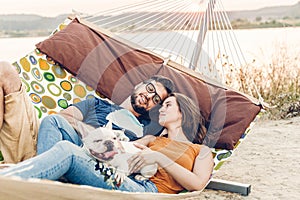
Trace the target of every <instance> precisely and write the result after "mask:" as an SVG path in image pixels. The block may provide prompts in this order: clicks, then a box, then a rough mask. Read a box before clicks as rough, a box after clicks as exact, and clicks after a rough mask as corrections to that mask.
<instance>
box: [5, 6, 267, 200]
mask: <svg viewBox="0 0 300 200" xmlns="http://www.w3.org/2000/svg"><path fill="white" fill-rule="evenodd" d="M147 2H148V1H147ZM149 2H152V3H153V1H149ZM155 2H156V3H159V4H161V3H162V2H165V1H159V0H158V1H155ZM166 2H167V1H166ZM168 2H169V1H168ZM171 2H172V3H171V4H172V5H173V6H175V5H177V4H175V3H174V2H176V3H178V2H180V5H181V3H182V2H185V1H171ZM216 2H217V1H210V2H209V4H208V9H207V10H206V11H205V12H203V13H202V14H201V15H199V16H197V17H196V15H195V16H194V15H191V14H189V15H188V16H190V17H191V16H192V19H201V18H202V20H200V21H199V23H200V22H203V21H207V19H206V18H205V17H208V16H214V15H216V13H215V14H213V13H214V12H213V10H212V7H214V6H213V5H215V4H212V3H216ZM141 5H142V4H141ZM141 5H140V4H134V5H130V6H129V7H128V8H127V7H125V8H126V9H129V8H130V9H132V8H137V7H138V8H140V7H139V6H141ZM216 5H218V4H216ZM145 6H146V5H145V4H143V5H142V7H145ZM161 6H162V5H161ZM178 6H179V5H178ZM167 10H168V11H171V9H167ZM113 11H114V13H118V12H116V11H120V10H113ZM122 12H123V11H122ZM200 13H201V12H200ZM208 13H209V14H208ZM217 13H219V12H217ZM134 14H136V13H135V12H133V13H131V14H127V15H126V16H128V15H129V16H131V15H134ZM160 14H161V13H160ZM102 15H103V16H105V17H103V16H102V17H100V18H99V16H98V17H96V16H97V15H93V16H85V17H83V18H81V17H79V16H76V17H74V16H70V17H69V18H68V19H66V20H65V21H64V22H63V23H62V24H60V25H59V26H58V27H57V29H56V30H54V31H53V33H52V34H51V36H50V37H49V38H48V39H46V40H44V41H42V42H40V43H38V44H37V45H36V47H37V48H36V49H35V50H34V51H33V52H31V53H29V54H28V55H26V56H25V57H23V58H21V59H20V60H18V61H16V62H15V63H13V65H14V66H16V68H17V70H18V72H19V75H20V78H21V79H22V81H23V83H24V84H25V85H26V86H27V92H28V95H29V96H30V98H31V99H32V102H33V104H34V107H35V108H36V109H37V111H38V117H39V118H40V119H42V118H43V117H45V116H47V115H49V114H53V113H57V112H58V111H59V110H61V109H62V108H67V107H68V106H69V105H70V104H72V103H76V102H78V101H81V100H83V99H86V98H90V97H91V96H98V97H102V98H107V99H109V100H111V101H112V102H113V103H116V104H120V103H121V102H122V101H123V100H124V99H125V98H126V97H127V96H128V95H129V94H130V93H131V90H132V89H133V87H134V86H135V85H136V84H137V83H139V82H141V81H143V80H146V79H148V78H149V77H151V76H152V75H154V74H161V75H164V76H167V77H170V78H171V79H172V80H173V81H174V82H175V85H176V89H177V91H178V92H181V93H184V94H186V95H188V96H189V97H191V98H192V99H194V100H195V101H196V102H197V103H198V104H199V109H200V110H201V112H202V114H203V116H204V117H205V120H206V122H207V128H208V134H207V137H206V138H205V144H206V145H208V146H209V147H211V149H212V151H213V154H214V162H215V167H214V171H213V174H215V173H216V172H217V171H218V170H219V169H220V167H221V165H222V164H223V163H224V161H226V160H227V159H228V158H229V157H230V156H231V155H232V153H233V151H234V150H235V149H236V148H237V147H238V146H239V144H240V143H241V142H242V141H243V140H244V138H245V136H246V135H247V134H248V133H249V131H250V129H251V127H252V125H253V124H254V121H255V119H256V118H257V117H258V116H259V115H258V114H259V112H260V110H261V107H262V105H261V102H260V101H259V100H257V99H255V98H253V97H251V96H248V95H246V94H244V93H242V92H240V91H238V90H236V89H233V88H231V87H229V86H227V85H225V84H224V81H223V78H221V79H218V77H219V78H220V77H222V76H224V75H225V74H224V73H223V72H224V71H219V70H218V69H217V64H218V62H215V63H214V64H213V68H215V70H207V73H208V72H212V73H213V74H217V75H216V76H212V77H211V76H207V73H206V71H205V67H204V68H203V66H204V65H202V64H201V62H202V61H201V60H202V59H196V57H197V58H202V57H201V56H200V54H201V52H199V50H195V49H193V48H192V49H193V56H192V57H190V58H189V57H188V56H187V57H186V59H192V60H189V61H188V62H186V61H184V62H181V63H178V62H177V61H178V58H175V57H174V52H172V54H170V55H169V56H167V57H166V56H163V55H165V53H162V52H161V54H159V52H155V49H151V48H150V47H153V45H148V46H147V45H146V46H145V45H144V46H143V44H141V43H138V42H137V40H136V39H130V41H129V38H128V37H129V36H128V35H126V36H124V35H122V34H121V33H122V32H124V31H125V32H126V29H120V27H123V26H121V25H120V24H119V25H115V24H114V25H115V26H117V27H118V28H115V27H113V26H108V24H106V23H100V22H99V21H100V19H101V20H107V21H108V22H112V21H113V20H112V19H111V18H110V17H113V16H112V15H111V14H109V15H108V14H107V15H104V14H103V13H102ZM148 15H149V14H148ZM153 15H154V14H153V13H151V16H153ZM222 15H224V13H222V14H221V13H220V16H222ZM167 16H170V14H168V15H167ZM183 16H184V15H183ZM201 16H202V17H201ZM131 17H132V16H131ZM186 17H187V16H185V18H184V19H186ZM204 18H205V20H203V19H204ZM208 18H209V17H208ZM92 19H96V21H93V20H92ZM115 19H120V17H119V16H118V15H117V17H115ZM142 19H146V17H145V16H143V17H142ZM178 19H179V17H177V20H178ZM121 21H123V22H124V21H126V22H128V21H129V20H121ZM160 21H161V20H160ZM188 21H191V19H190V20H188ZM114 22H115V21H114ZM150 22H151V23H150ZM220 22H221V21H220ZM97 23H100V24H102V27H101V26H99V25H98V24H97ZM147 23H149V24H151V26H146V25H145V26H144V27H143V33H144V34H150V33H149V32H147V31H146V29H147V30H148V31H149V30H151V31H150V32H153V31H152V28H154V27H155V26H154V25H153V21H147ZM174 23H175V22H174ZM175 24H180V23H177V22H176V23H175ZM185 24H186V23H185ZM169 26H171V24H168V26H167V27H169ZM172 26H173V27H174V29H178V30H182V29H184V28H182V27H181V28H177V27H176V26H177V25H174V24H172ZM186 26H187V25H186ZM195 26H198V25H193V26H191V25H190V26H188V27H193V29H195V30H198V29H196V28H195ZM125 27H128V25H126V26H125ZM138 27H142V26H138ZM159 28H161V27H160V26H159ZM109 29H110V30H114V29H116V30H118V31H115V32H114V33H112V32H111V31H110V30H109ZM206 29H207V30H208V29H211V27H210V28H206ZM120 30H121V31H120ZM127 31H128V30H127ZM129 31H131V30H129ZM132 32H136V34H137V36H136V37H132V38H139V37H138V35H140V34H141V33H140V32H138V30H135V31H132ZM200 32H201V31H200ZM204 32H205V31H202V32H201V33H204ZM144 34H142V35H144ZM121 35H122V37H120V36H121ZM206 35H209V34H206ZM123 36H124V37H123ZM130 36H132V35H130ZM168 38H170V37H168ZM151 41H152V40H151ZM213 41H215V40H213ZM168 43H169V42H168ZM200 43H204V38H202V39H201V42H200ZM196 46H199V43H196ZM196 46H195V47H196ZM200 46H202V47H203V45H200ZM208 46H209V45H208ZM224 47H225V46H224ZM166 49H169V48H166ZM201 49H202V48H201ZM160 50H162V49H160ZM218 51H220V50H218ZM165 52H166V51H165ZM176 52H179V51H176ZM169 53H170V51H169ZM227 58H228V57H227ZM211 60H212V59H211V58H210V59H209V61H211ZM175 61H176V62H175ZM187 63H192V64H189V65H186V64H187ZM201 67H202V68H201ZM207 67H208V68H210V67H212V66H207ZM220 72H221V73H220ZM222 73H223V74H222ZM219 80H221V81H219ZM216 183H217V182H216V181H215V182H214V180H213V179H212V180H211V181H210V184H209V185H208V187H209V186H210V185H212V184H216ZM0 184H1V187H0V193H1V194H2V193H3V194H7V195H8V196H9V197H11V198H17V197H20V196H22V197H23V198H27V197H28V198H31V199H32V198H39V199H40V198H41V196H42V195H46V197H47V198H61V199H70V198H71V199H96V198H97V199H98V198H99V196H101V198H103V199H106V198H107V199H108V198H109V199H111V198H119V199H124V198H125V199H126V198H130V199H134V198H136V199H157V198H166V199H167V198H172V199H182V198H189V197H193V196H196V195H198V194H199V193H200V192H201V191H196V192H185V193H180V194H176V195H170V194H153V193H146V194H145V193H128V192H120V191H109V190H104V189H100V188H93V187H87V186H78V185H72V184H63V183H60V182H57V181H44V180H36V179H34V180H20V179H14V178H3V177H1V178H0ZM16 186H18V187H16ZM222 187H223V186H222V184H221V186H220V185H218V184H217V185H214V188H218V189H222ZM229 191H233V192H240V193H242V194H245V195H247V194H248V193H249V192H250V186H249V185H247V186H246V187H243V185H238V186H234V187H233V188H231V189H229ZM98 195H99V196H98ZM8 199H9V198H8Z"/></svg>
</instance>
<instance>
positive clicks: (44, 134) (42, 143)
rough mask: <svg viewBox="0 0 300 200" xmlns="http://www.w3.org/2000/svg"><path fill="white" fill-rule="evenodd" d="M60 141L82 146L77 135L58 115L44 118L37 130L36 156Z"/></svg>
mask: <svg viewBox="0 0 300 200" xmlns="http://www.w3.org/2000/svg"><path fill="white" fill-rule="evenodd" d="M62 140H67V141H70V142H72V143H73V144H76V145H78V146H81V145H82V141H81V139H80V137H79V135H78V134H77V132H76V131H75V129H74V128H73V127H72V126H71V125H70V124H69V122H68V121H67V120H66V119H65V118H63V117H62V116H60V115H49V116H47V117H45V118H44V119H43V120H42V122H41V125H40V128H39V133H38V140H37V154H38V155H39V154H41V153H43V152H45V151H47V150H49V149H50V148H51V147H53V146H54V145H55V144H56V143H57V142H59V141H62Z"/></svg>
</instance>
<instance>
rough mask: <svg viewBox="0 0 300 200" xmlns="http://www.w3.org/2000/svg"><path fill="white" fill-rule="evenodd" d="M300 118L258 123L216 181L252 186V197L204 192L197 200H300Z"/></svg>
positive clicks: (218, 173) (219, 172) (250, 195)
mask: <svg viewBox="0 0 300 200" xmlns="http://www.w3.org/2000/svg"><path fill="white" fill-rule="evenodd" d="M299 165H300V117H294V118H291V119H287V120H276V121H272V120H262V119H260V120H258V121H257V122H256V124H255V126H254V127H253V128H252V131H251V132H250V133H249V135H248V136H247V138H246V140H245V141H244V142H243V143H242V144H241V145H240V146H239V147H238V149H236V151H235V152H234V154H233V155H232V156H231V158H230V159H229V160H228V162H226V163H225V164H224V165H223V166H222V167H221V169H220V170H219V171H218V172H217V174H216V175H215V176H214V178H218V179H224V180H230V181H236V182H240V183H246V184H251V192H250V194H249V195H248V196H241V195H239V194H234V193H229V192H223V191H215V190H207V189H206V190H204V191H203V193H202V194H201V195H200V197H197V198H193V199H211V200H222V199H226V200H227V199H228V200H229V199H247V200H252V199H262V200H268V199H272V200H274V199H300V167H299Z"/></svg>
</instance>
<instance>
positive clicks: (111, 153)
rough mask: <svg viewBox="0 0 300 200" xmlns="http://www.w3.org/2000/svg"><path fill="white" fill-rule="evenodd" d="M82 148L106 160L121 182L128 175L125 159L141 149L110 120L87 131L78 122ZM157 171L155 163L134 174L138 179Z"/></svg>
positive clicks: (146, 177) (99, 159)
mask: <svg viewBox="0 0 300 200" xmlns="http://www.w3.org/2000/svg"><path fill="white" fill-rule="evenodd" d="M78 129H79V132H80V135H81V138H82V142H83V148H84V149H85V150H86V152H87V153H88V155H90V156H91V157H92V158H93V159H96V160H98V161H99V162H107V163H108V164H110V165H111V166H113V167H114V168H115V169H116V173H115V177H116V180H117V182H119V183H122V182H123V180H124V178H125V176H128V175H130V173H129V166H128V162H127V160H128V159H129V158H130V157H131V156H132V155H134V154H135V153H137V152H139V151H141V150H140V149H139V148H137V147H135V146H134V144H133V143H132V142H129V139H128V138H127V137H126V135H125V134H124V131H122V130H113V129H112V122H110V121H109V122H108V124H107V125H106V126H105V127H99V128H97V129H94V130H92V131H88V130H87V129H86V128H85V127H84V125H80V124H78ZM156 171H157V164H153V165H147V166H144V167H143V168H142V169H141V170H140V172H139V174H137V175H136V176H135V178H136V179H138V180H145V179H148V178H150V177H152V176H153V175H154V174H155V173H156Z"/></svg>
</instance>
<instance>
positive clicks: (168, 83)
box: [150, 75, 175, 94]
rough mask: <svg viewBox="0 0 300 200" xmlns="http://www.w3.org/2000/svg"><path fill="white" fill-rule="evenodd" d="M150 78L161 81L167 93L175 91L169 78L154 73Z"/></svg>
mask: <svg viewBox="0 0 300 200" xmlns="http://www.w3.org/2000/svg"><path fill="white" fill-rule="evenodd" d="M150 79H151V80H154V81H156V82H159V83H161V84H162V85H163V86H164V87H165V89H166V90H167V93H168V94H171V93H173V92H175V85H174V82H173V81H172V80H171V79H169V78H167V77H165V76H162V75H154V76H152V77H151V78H150Z"/></svg>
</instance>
